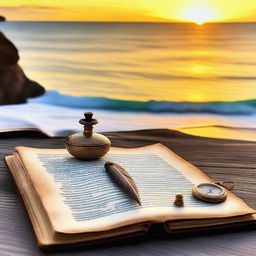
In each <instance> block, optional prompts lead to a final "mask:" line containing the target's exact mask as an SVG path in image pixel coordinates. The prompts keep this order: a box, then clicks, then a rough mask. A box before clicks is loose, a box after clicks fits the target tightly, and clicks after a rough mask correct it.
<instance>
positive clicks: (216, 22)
mask: <svg viewBox="0 0 256 256" xmlns="http://www.w3.org/2000/svg"><path fill="white" fill-rule="evenodd" d="M5 22H63V23H68V22H69V23H86V22H87V23H186V24H196V25H199V24H197V23H196V22H193V21H176V20H170V21H90V20H88V21H87V20H84V21H79V20H5V21H3V22H2V23H5ZM219 23H256V21H206V22H204V23H203V24H200V25H199V26H202V25H204V24H219Z"/></svg>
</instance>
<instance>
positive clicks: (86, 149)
mask: <svg viewBox="0 0 256 256" xmlns="http://www.w3.org/2000/svg"><path fill="white" fill-rule="evenodd" d="M92 116H93V113H92V112H85V113H84V117H85V118H84V119H80V121H79V123H80V124H82V125H84V132H83V133H75V134H72V135H70V136H69V137H67V139H66V141H65V145H66V148H67V150H68V152H69V153H70V154H71V155H73V156H74V157H76V158H78V159H81V160H97V159H99V158H101V157H102V156H104V155H105V154H106V153H107V152H108V151H109V149H110V146H111V142H110V140H109V139H108V138H107V137H106V136H104V135H102V134H99V133H95V132H93V131H92V130H93V125H96V124H97V123H98V120H97V119H93V118H92Z"/></svg>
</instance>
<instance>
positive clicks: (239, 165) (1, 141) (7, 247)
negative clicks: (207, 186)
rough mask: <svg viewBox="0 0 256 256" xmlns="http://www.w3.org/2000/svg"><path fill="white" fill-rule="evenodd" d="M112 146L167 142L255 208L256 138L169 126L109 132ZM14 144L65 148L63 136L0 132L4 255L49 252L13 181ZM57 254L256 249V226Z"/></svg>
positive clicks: (153, 237)
mask: <svg viewBox="0 0 256 256" xmlns="http://www.w3.org/2000/svg"><path fill="white" fill-rule="evenodd" d="M105 134H106V135H107V136H108V137H109V138H110V140H111V141H112V144H113V146H118V147H120V146H122V147H138V146H145V145H150V144H152V143H159V142H160V143H163V144H164V145H166V146H167V147H169V148H170V149H171V150H173V151H174V152H176V153H177V154H179V155H180V156H182V157H183V158H185V159H186V160H188V161H190V162H192V163H193V164H195V165H197V166H198V167H199V168H200V169H201V170H202V171H204V172H205V173H206V174H207V175H208V176H210V177H211V178H213V179H214V180H218V181H224V180H227V181H234V182H236V188H235V190H234V193H235V194H237V195H238V196H239V197H240V198H242V199H243V200H244V201H246V202H247V203H248V204H249V205H250V206H251V207H253V208H256V200H255V198H256V143H254V142H243V141H235V140H221V139H210V138H202V137H195V136H190V135H186V134H182V133H179V132H176V131H171V130H146V131H136V132H114V133H105ZM16 146H31V147H42V148H62V147H64V139H63V138H54V139H53V138H47V137H45V136H43V135H40V134H38V133H35V132H20V133H19V132H14V133H9V134H0V155H1V156H0V157H1V159H0V255H1V256H2V255H3V256H5V255H24V256H25V255H26V256H30V255H31V256H37V255H48V254H50V253H47V252H43V251H41V250H40V249H38V248H37V246H36V244H35V239H34V235H33V233H32V229H31V226H30V223H29V221H28V218H27V215H26V213H25V210H24V209H23V205H22V203H21V202H20V200H19V197H18V194H17V191H16V189H15V184H14V183H13V180H12V178H11V176H10V174H9V171H8V170H7V168H6V166H5V164H4V160H3V159H4V156H6V155H10V154H11V153H12V150H13V148H14V147H16ZM54 255H87V256H90V255H94V256H96V255H97V256H101V255H102V256H103V255H104V256H114V255H122V256H123V255H124V256H125V255H127V256H128V255H129V256H130V255H135V256H136V255H138V256H140V255H179V256H183V255H184V256H190V255H200V256H204V255H214V256H215V255H243V256H244V255H256V231H255V229H254V228H252V230H245V229H244V230H243V231H234V232H232V233H230V232H229V233H226V232H224V233H223V232H221V233H220V232H214V233H212V232H211V234H207V233H203V234H201V235H200V234H197V235H190V236H186V237H178V238H177V237H165V236H161V235H159V234H158V232H151V234H149V235H148V236H146V237H143V238H138V239H131V240H128V241H122V242H114V243H110V244H105V245H101V246H94V247H90V248H79V249H78V250H72V251H63V252H57V253H54Z"/></svg>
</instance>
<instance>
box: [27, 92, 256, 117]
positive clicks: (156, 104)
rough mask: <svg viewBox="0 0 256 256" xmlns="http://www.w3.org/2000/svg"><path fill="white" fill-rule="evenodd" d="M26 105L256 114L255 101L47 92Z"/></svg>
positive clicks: (162, 111)
mask: <svg viewBox="0 0 256 256" xmlns="http://www.w3.org/2000/svg"><path fill="white" fill-rule="evenodd" d="M29 102H34V103H43V104H48V105H55V106H64V107H69V108H86V109H105V110H115V111H146V112H157V113H215V114H228V115H230V114H231V115H241V114H242V115H250V114H255V113H256V99H252V100H244V101H233V102H217V101H216V102H173V101H155V100H150V101H145V102H144V101H129V100H120V99H109V98H104V97H88V96H81V97H76V96H72V95H65V94H61V93H59V92H58V91H54V90H51V91H47V92H46V93H45V94H44V95H43V96H41V97H38V98H34V99H30V100H29Z"/></svg>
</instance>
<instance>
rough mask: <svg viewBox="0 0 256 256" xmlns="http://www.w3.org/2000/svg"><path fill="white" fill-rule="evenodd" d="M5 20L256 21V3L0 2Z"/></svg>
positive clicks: (253, 0)
mask: <svg viewBox="0 0 256 256" xmlns="http://www.w3.org/2000/svg"><path fill="white" fill-rule="evenodd" d="M0 15H4V16H6V18H7V19H8V20H34V21H42V20H45V21H56V20H58V21H146V22H150V21H159V22H161V21H194V22H197V23H198V24H201V23H203V22H208V21H209V22H211V21H213V22H222V21H225V22H229V21H238V22H240V21H241V22H247V21H256V0H173V1H171V0H72V1H71V0H42V1H40V0H8V1H6V0H0Z"/></svg>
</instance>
